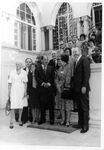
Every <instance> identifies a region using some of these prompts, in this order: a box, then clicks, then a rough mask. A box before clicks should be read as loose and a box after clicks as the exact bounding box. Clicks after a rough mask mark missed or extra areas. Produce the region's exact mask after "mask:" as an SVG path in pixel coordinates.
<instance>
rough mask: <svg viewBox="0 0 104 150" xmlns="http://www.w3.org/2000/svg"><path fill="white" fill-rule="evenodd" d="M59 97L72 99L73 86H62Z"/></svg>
mask: <svg viewBox="0 0 104 150" xmlns="http://www.w3.org/2000/svg"><path fill="white" fill-rule="evenodd" d="M61 98H63V99H69V100H71V99H73V88H72V87H70V88H64V89H63V91H62V93H61Z"/></svg>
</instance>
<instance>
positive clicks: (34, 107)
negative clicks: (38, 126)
mask: <svg viewBox="0 0 104 150" xmlns="http://www.w3.org/2000/svg"><path fill="white" fill-rule="evenodd" d="M35 68H36V64H35V63H32V64H31V67H30V69H31V72H32V85H31V93H30V98H29V106H30V108H31V112H32V117H33V121H32V124H34V123H38V121H39V99H38V91H37V88H36V80H35Z"/></svg>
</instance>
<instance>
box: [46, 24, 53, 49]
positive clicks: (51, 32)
mask: <svg viewBox="0 0 104 150" xmlns="http://www.w3.org/2000/svg"><path fill="white" fill-rule="evenodd" d="M47 29H49V50H53V26H48V27H47Z"/></svg>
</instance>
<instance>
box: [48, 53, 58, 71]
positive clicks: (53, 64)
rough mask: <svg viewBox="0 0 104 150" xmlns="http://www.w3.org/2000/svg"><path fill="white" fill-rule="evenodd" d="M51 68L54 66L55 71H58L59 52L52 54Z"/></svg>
mask: <svg viewBox="0 0 104 150" xmlns="http://www.w3.org/2000/svg"><path fill="white" fill-rule="evenodd" d="M48 65H49V66H52V67H53V68H54V71H56V69H58V64H57V52H56V51H53V52H52V59H51V60H50V61H49V63H48Z"/></svg>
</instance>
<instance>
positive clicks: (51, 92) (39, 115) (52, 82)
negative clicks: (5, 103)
mask: <svg viewBox="0 0 104 150" xmlns="http://www.w3.org/2000/svg"><path fill="white" fill-rule="evenodd" d="M82 45H83V43H82V44H81V46H80V47H77V46H76V47H73V48H72V49H71V48H70V47H67V48H65V49H64V50H63V53H60V54H57V52H56V51H53V52H52V59H51V60H49V59H48V56H47V55H39V56H37V58H36V59H35V61H34V62H33V61H32V59H31V58H26V60H25V64H26V67H25V68H23V62H22V60H17V61H16V69H15V70H13V71H11V72H10V75H9V79H8V97H9V98H10V101H11V112H10V128H11V129H12V128H13V127H14V118H15V120H16V121H18V122H19V125H20V126H23V124H25V123H26V122H27V121H30V122H31V123H32V124H34V123H37V124H38V125H40V124H43V123H45V122H46V121H47V120H46V119H47V118H46V110H49V122H50V124H51V125H54V123H55V117H56V116H55V114H56V113H55V109H57V110H58V113H59V114H61V120H60V125H65V126H67V127H69V126H70V125H71V111H72V109H73V101H76V103H77V109H78V126H77V128H79V129H81V133H85V132H87V131H88V129H89V91H90V86H89V78H90V61H89V59H88V57H87V56H86V55H84V54H83V51H84V49H85V48H86V44H85V45H83V46H82ZM70 88H72V89H73V98H72V97H69V98H63V97H62V93H63V91H64V90H66V89H70Z"/></svg>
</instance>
